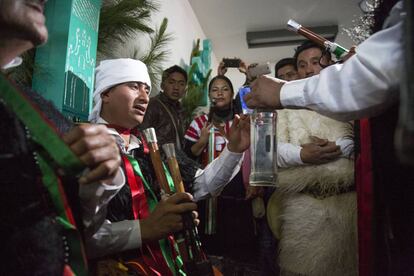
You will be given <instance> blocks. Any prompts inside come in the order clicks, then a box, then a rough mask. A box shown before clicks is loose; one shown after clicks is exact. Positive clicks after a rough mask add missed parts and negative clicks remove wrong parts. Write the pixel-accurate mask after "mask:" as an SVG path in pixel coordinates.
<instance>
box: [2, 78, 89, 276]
mask: <svg viewBox="0 0 414 276" xmlns="http://www.w3.org/2000/svg"><path fill="white" fill-rule="evenodd" d="M0 97H1V98H2V99H3V101H4V102H5V103H6V105H7V107H8V108H9V109H11V110H12V111H13V112H14V114H15V115H16V116H17V117H18V118H19V120H20V121H22V122H23V123H24V124H25V126H26V127H27V128H28V129H29V131H30V134H31V136H32V139H33V141H35V142H36V143H37V144H39V145H41V146H42V150H44V151H45V152H36V156H37V160H38V164H39V169H40V170H41V172H42V183H43V185H44V186H45V187H46V189H47V190H48V193H49V195H50V197H51V199H52V201H53V204H54V206H55V208H56V211H57V213H58V215H59V216H58V217H57V218H56V220H57V221H58V222H59V223H60V224H61V225H62V226H63V228H64V229H65V235H66V237H67V238H68V242H69V244H70V260H69V265H70V266H71V268H72V270H73V271H74V272H75V273H76V274H77V275H87V274H88V272H87V265H86V259H85V255H84V254H83V248H82V245H81V243H80V241H81V237H80V235H79V233H78V232H77V230H76V227H75V225H73V224H72V223H71V222H70V219H69V218H68V216H67V213H66V206H65V205H64V190H63V187H60V182H59V178H58V176H57V174H56V172H55V168H53V167H52V166H51V163H50V162H47V160H50V159H48V158H47V157H50V158H51V159H52V160H53V162H54V163H55V164H57V165H58V167H60V168H62V169H63V170H64V171H65V172H66V173H68V174H71V175H72V174H78V173H80V172H81V171H82V170H83V169H84V165H83V164H82V163H81V161H80V160H79V159H78V158H77V156H76V155H75V154H74V153H73V152H72V151H71V150H70V148H69V147H68V146H67V145H66V144H65V143H64V142H63V141H62V140H61V138H60V136H59V135H58V133H57V131H56V129H54V128H53V126H52V124H51V123H50V122H49V121H48V120H47V119H46V118H45V117H44V116H43V115H42V113H41V112H40V111H39V109H38V107H37V106H35V105H34V104H33V103H31V102H30V100H29V99H28V98H27V96H25V95H24V94H23V93H22V92H21V91H19V90H18V89H17V88H16V87H14V86H13V85H12V84H11V83H10V82H9V80H8V79H7V78H6V77H5V76H4V75H3V74H0ZM46 153H47V154H46ZM47 155H48V156H47ZM60 189H61V190H60Z"/></svg>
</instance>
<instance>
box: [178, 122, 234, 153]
mask: <svg viewBox="0 0 414 276" xmlns="http://www.w3.org/2000/svg"><path fill="white" fill-rule="evenodd" d="M207 121H208V116H207V115H206V114H204V115H201V116H199V117H196V118H195V119H194V120H193V121H192V122H191V124H190V127H189V128H188V129H187V131H186V133H185V135H184V138H185V139H187V140H189V141H191V142H194V143H195V142H197V141H198V139H200V135H201V129H202V128H203V126H205V125H206V124H207ZM232 123H233V120H230V121H227V122H226V124H225V127H224V131H225V133H226V134H227V133H229V131H230V127H231V125H232ZM214 142H215V144H216V151H217V152H222V151H223V150H224V148H225V146H226V144H227V139H226V138H225V137H224V136H223V135H222V134H221V133H220V132H219V130H218V129H217V128H216V127H215V128H214ZM207 149H208V147H205V149H204V151H203V152H207Z"/></svg>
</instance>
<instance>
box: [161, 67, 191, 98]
mask: <svg viewBox="0 0 414 276" xmlns="http://www.w3.org/2000/svg"><path fill="white" fill-rule="evenodd" d="M186 87H187V83H186V81H185V77H184V76H183V74H181V73H179V72H173V73H171V74H170V75H169V76H168V78H167V79H165V80H164V81H163V82H162V84H161V88H162V90H163V91H164V94H165V96H167V97H168V98H170V99H171V100H174V101H178V100H180V99H181V98H182V97H184V95H185V90H186Z"/></svg>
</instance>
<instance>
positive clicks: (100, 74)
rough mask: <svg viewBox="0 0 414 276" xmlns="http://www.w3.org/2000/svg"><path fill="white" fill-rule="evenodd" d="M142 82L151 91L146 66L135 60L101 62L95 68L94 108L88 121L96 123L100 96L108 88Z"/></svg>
mask: <svg viewBox="0 0 414 276" xmlns="http://www.w3.org/2000/svg"><path fill="white" fill-rule="evenodd" d="M131 81H136V82H142V83H145V84H147V85H148V86H149V87H150V89H151V80H150V77H149V74H148V70H147V66H146V65H145V64H144V63H143V62H141V61H139V60H135V59H130V58H119V59H108V60H103V61H101V63H100V64H99V66H98V67H96V72H95V92H94V93H93V101H94V107H93V109H92V112H91V114H90V115H89V121H90V122H92V123H96V121H97V119H98V118H99V117H100V113H101V108H102V99H101V94H102V93H103V92H105V91H106V90H108V89H109V88H111V87H113V86H115V85H118V84H121V83H124V82H131Z"/></svg>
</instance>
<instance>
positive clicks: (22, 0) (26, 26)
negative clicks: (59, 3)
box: [0, 0, 48, 48]
mask: <svg viewBox="0 0 414 276" xmlns="http://www.w3.org/2000/svg"><path fill="white" fill-rule="evenodd" d="M45 3H46V0H0V35H1V37H2V38H3V39H4V38H15V39H18V40H21V41H26V42H28V43H29V44H30V47H29V48H31V47H34V46H38V45H41V44H43V43H45V42H46V41H47V37H48V32H47V29H46V25H45V22H46V20H45V16H44V15H43V10H44V6H45Z"/></svg>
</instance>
